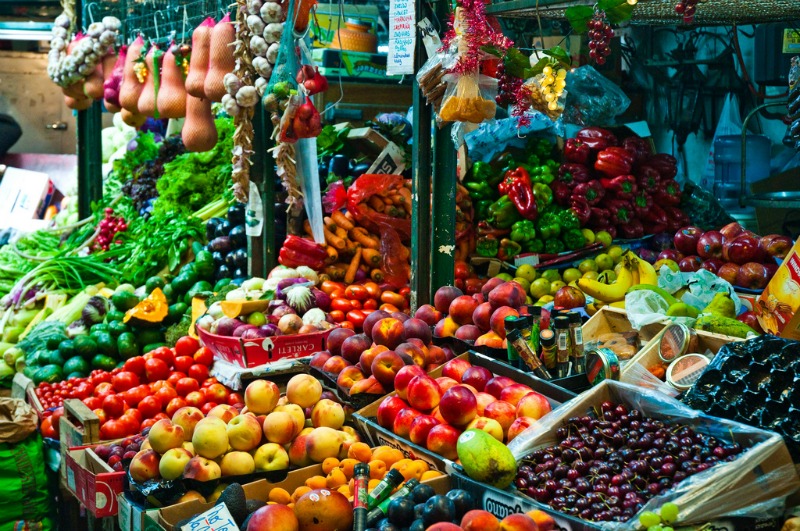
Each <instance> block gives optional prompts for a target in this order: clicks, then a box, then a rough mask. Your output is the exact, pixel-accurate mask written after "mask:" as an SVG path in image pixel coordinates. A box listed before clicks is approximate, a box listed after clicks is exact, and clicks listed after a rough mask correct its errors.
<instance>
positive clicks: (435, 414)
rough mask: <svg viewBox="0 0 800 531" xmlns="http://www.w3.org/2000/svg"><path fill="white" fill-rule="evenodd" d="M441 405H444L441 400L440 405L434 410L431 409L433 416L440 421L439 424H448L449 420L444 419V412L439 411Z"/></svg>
mask: <svg viewBox="0 0 800 531" xmlns="http://www.w3.org/2000/svg"><path fill="white" fill-rule="evenodd" d="M441 406H442V403H441V402H439V405H438V406H436V407H435V408H433V411H431V417H433V418H435V419H436V420H437V421H438V422H439V424H446V423H447V421H446V420H444V417H443V416H442V414H441V413H440V411H439V409H440V408H441Z"/></svg>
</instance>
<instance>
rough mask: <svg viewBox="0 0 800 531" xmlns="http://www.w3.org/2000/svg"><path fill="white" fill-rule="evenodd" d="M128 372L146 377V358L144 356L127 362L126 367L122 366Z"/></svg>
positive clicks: (129, 359)
mask: <svg viewBox="0 0 800 531" xmlns="http://www.w3.org/2000/svg"><path fill="white" fill-rule="evenodd" d="M122 368H123V369H125V370H126V371H128V372H132V373H133V374H135V375H136V376H139V377H142V376H144V358H143V357H142V356H134V357H133V358H128V359H127V360H125V365H123V366H122Z"/></svg>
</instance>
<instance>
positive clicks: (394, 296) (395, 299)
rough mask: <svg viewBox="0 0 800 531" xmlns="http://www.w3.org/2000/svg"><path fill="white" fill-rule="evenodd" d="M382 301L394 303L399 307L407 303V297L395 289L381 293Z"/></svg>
mask: <svg viewBox="0 0 800 531" xmlns="http://www.w3.org/2000/svg"><path fill="white" fill-rule="evenodd" d="M381 302H384V303H386V304H392V305H394V306H397V307H398V308H401V307H402V306H403V305H404V304H405V303H406V299H405V297H403V296H402V295H400V294H399V293H395V292H394V291H384V292H383V293H381Z"/></svg>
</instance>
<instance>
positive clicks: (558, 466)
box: [515, 402, 742, 522]
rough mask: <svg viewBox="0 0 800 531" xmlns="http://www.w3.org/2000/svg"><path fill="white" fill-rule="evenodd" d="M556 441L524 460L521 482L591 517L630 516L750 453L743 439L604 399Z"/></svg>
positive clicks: (559, 506) (526, 489) (553, 503)
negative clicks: (721, 437)
mask: <svg viewBox="0 0 800 531" xmlns="http://www.w3.org/2000/svg"><path fill="white" fill-rule="evenodd" d="M556 439H557V441H558V442H557V443H556V445H554V446H548V447H546V448H543V449H540V450H536V451H534V452H533V453H531V454H530V455H528V456H526V457H525V458H524V459H522V462H521V466H520V467H519V470H518V471H517V478H516V480H515V485H516V487H517V489H519V490H520V491H521V492H522V493H524V494H527V495H528V496H530V497H532V498H534V499H535V500H537V501H539V502H541V503H546V504H547V505H549V506H550V507H552V508H553V509H556V510H558V511H561V512H563V513H566V514H568V515H571V516H576V517H579V518H581V519H583V520H589V521H617V522H625V521H627V520H629V519H630V518H632V517H633V516H634V515H635V514H636V513H637V512H638V511H639V510H640V509H641V508H642V506H643V505H644V504H645V503H646V502H647V500H649V499H650V498H652V497H654V496H657V495H658V494H660V493H662V492H664V491H666V490H668V489H670V488H672V487H673V486H675V485H676V484H678V483H680V482H681V481H683V480H684V479H686V478H687V477H689V476H691V475H693V474H697V473H700V472H703V471H704V470H708V469H709V468H711V467H712V466H714V465H715V464H716V463H719V462H723V461H732V460H734V459H736V458H737V456H738V455H739V454H741V453H742V446H741V445H739V444H738V443H732V444H727V443H725V442H723V441H720V440H718V439H715V438H714V437H710V436H708V435H703V434H700V433H697V432H695V431H694V430H693V429H692V428H690V427H689V426H682V425H670V424H667V423H665V422H663V421H660V420H656V419H652V418H648V417H645V416H643V415H642V413H641V411H639V410H636V409H632V410H630V411H629V410H628V409H627V408H626V407H625V406H624V405H618V404H614V403H612V402H603V403H602V404H601V406H600V414H599V415H597V414H596V413H594V412H593V413H592V415H587V416H584V417H572V418H569V419H567V421H566V423H565V424H564V426H562V427H560V428H558V430H556Z"/></svg>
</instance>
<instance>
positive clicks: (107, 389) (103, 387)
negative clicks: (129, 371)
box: [94, 382, 114, 400]
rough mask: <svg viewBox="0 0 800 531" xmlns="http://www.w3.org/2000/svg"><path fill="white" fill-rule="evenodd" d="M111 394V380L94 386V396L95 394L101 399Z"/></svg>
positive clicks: (112, 389)
mask: <svg viewBox="0 0 800 531" xmlns="http://www.w3.org/2000/svg"><path fill="white" fill-rule="evenodd" d="M113 394H114V386H113V385H111V382H103V383H101V384H99V385H98V386H97V387H95V388H94V396H96V397H97V398H99V399H101V400H102V399H103V398H105V397H107V396H108V395H113Z"/></svg>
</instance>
